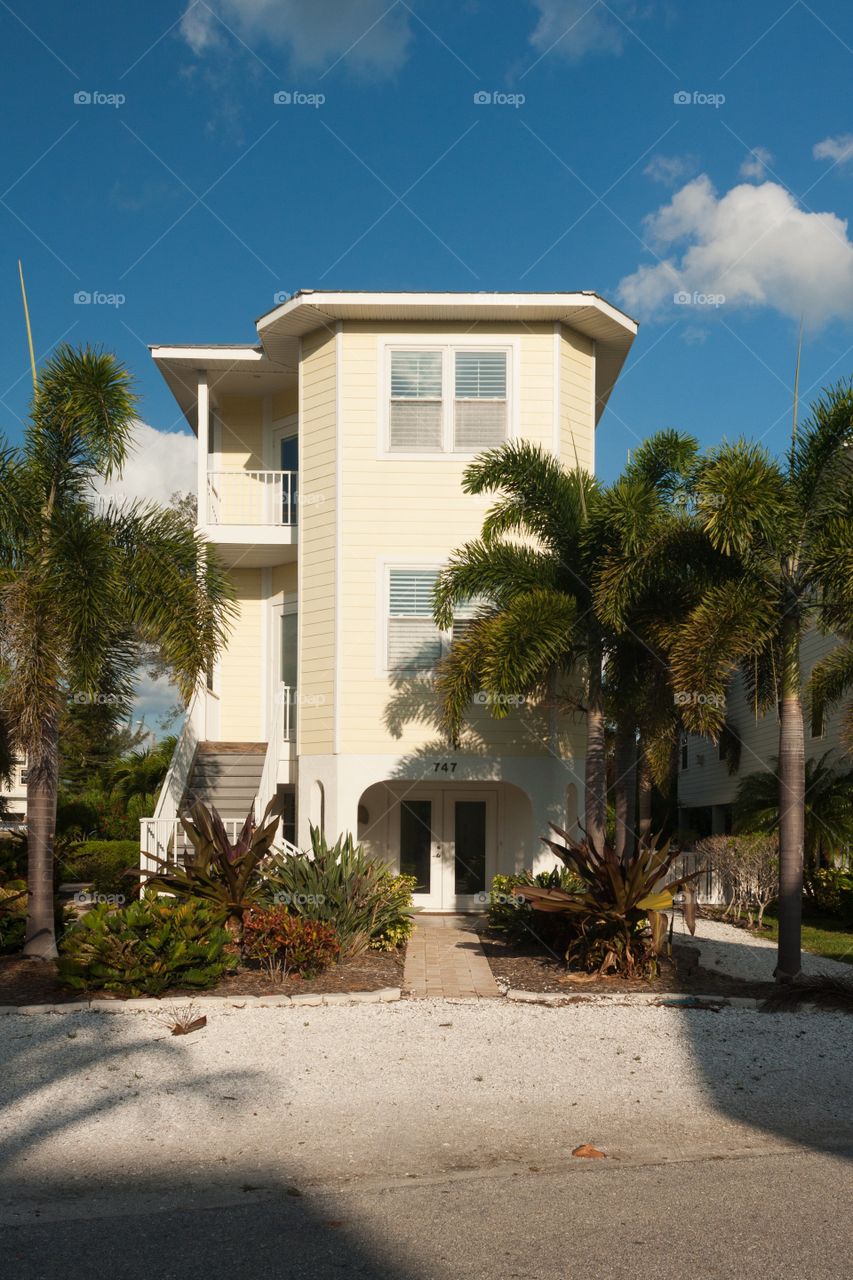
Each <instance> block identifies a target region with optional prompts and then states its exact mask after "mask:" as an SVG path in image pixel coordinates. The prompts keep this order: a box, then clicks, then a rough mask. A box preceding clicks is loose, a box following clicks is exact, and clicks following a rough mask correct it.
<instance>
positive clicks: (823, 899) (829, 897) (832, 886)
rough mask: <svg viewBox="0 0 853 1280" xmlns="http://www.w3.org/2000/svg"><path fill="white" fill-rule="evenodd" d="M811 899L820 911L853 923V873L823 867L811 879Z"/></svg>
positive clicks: (841, 869) (837, 868)
mask: <svg viewBox="0 0 853 1280" xmlns="http://www.w3.org/2000/svg"><path fill="white" fill-rule="evenodd" d="M811 881H812V883H811V897H812V900H813V901H814V904H815V906H816V907H817V909H818V911H820V912H823V913H824V914H825V915H829V916H838V917H839V919H841V920H845V921H849V922H851V923H853V873H851V872H850V871H846V870H844V868H843V867H822V868H821V869H820V870H819V871H815V872H813V874H812V877H811Z"/></svg>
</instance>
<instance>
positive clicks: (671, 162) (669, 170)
mask: <svg viewBox="0 0 853 1280" xmlns="http://www.w3.org/2000/svg"><path fill="white" fill-rule="evenodd" d="M695 169H696V161H695V160H694V159H693V157H692V156H664V155H660V154H658V155H655V156H652V158H651V160H650V161H649V163H648V164H647V165H646V167H645V169H644V170H643V173H644V174H645V175H646V177H647V178H651V180H652V182H659V183H660V184H661V186H664V187H677V186H678V184H679V182H684V181H685V179H687V178H689V177H690V174H691V173H692V172H694V170H695Z"/></svg>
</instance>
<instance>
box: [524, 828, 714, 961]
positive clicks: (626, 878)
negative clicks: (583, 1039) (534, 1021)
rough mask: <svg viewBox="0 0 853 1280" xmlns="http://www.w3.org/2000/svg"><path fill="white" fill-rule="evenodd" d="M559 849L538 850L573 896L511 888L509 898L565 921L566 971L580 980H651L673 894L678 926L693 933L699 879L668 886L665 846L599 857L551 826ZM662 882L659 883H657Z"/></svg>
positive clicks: (552, 845) (669, 859) (671, 857)
mask: <svg viewBox="0 0 853 1280" xmlns="http://www.w3.org/2000/svg"><path fill="white" fill-rule="evenodd" d="M551 827H552V830H553V831H554V832H555V833H556V835H558V836H560V837H561V840H562V841H564V842H565V843H558V842H557V841H556V840H550V839H548V838H547V837H546V836H543V837H542V839H543V842H544V843H545V844H546V845H547V846H548V848H549V849H551V850H552V851H553V852H554V853H555V854H556V855H557V857H558V858H559V859H560V861H561V862H562V863H563V864H564V866H566V867H567V868H568V869H569V871H571V872H572V873H573V874H574V875H575V876H577V877H578V879H579V880H580V882H581V884H582V886H583V887H582V888H581V890H580V891H579V892H576V893H571V892H568V891H567V890H565V889H559V888H542V887H540V886H539V885H519V886H518V887H517V888H516V889H515V890H514V893H515V894H516V896H517V897H519V898H522V899H523V900H524V901H525V902H529V903H530V905H531V906H532V907H533V910H534V911H542V912H551V913H559V914H560V915H562V916H564V917H565V923H566V933H567V935H568V946H567V948H566V963H567V965H568V967H569V968H570V969H572V968H574V969H582V970H583V971H584V972H586V973H595V972H597V973H599V974H607V973H616V974H619V975H621V976H623V977H627V978H638V977H642V978H649V977H654V975H655V974H656V973H657V970H658V960H659V957H660V956H661V955H663V954H665V952H666V951H667V947H668V943H667V928H668V925H669V919H668V917H667V915H666V912H667V911H669V910H671V909H672V907H673V904H674V899H675V895H676V894H677V893H683V894H684V919H685V923H686V925H687V927H688V929H689V930H690V932H691V933H693V932H694V930H695V928H696V899H695V895H694V892H693V884H692V882H693V880H695V878H696V876H697V875H699V874H701V872H699V871H696V872H693V873H692V874H691V875H689V876H678V877H676V878H675V879H674V880H668V879H667V877H668V876H669V874H670V872H671V870H672V866H673V863H674V862H675V859H676V857H677V856H678V855H677V852H675V851H671V850H670V847H669V843H667V844H665V845H662V846H661V847H660V848H657V847H656V846H655V845H654V844H653V843H649V844H642V845H640V846H639V848H638V849H637V851H636V852H635V853H633V854H632V855H631V856H630V857H629V858H620V857H618V856H617V854H616V852H615V850H614V849H613V847H612V846H611V845H605V846H604V847H603V849H602V851H601V853H599V852H598V851H597V850H596V849H595V848H594V847H592V846H590V845H589V844H587V843H586V842H583V843H578V842H577V841H575V840H573V839H572V838H571V836H570V835H569V834H568V832H566V831H563V829H562V828H561V827H558V826H555V825H554V823H551ZM661 882H663V883H661Z"/></svg>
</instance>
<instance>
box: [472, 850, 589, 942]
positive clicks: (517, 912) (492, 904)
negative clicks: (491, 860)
mask: <svg viewBox="0 0 853 1280" xmlns="http://www.w3.org/2000/svg"><path fill="white" fill-rule="evenodd" d="M522 885H538V886H539V887H540V888H542V889H565V891H566V893H579V892H581V891H582V890H583V881H582V880H581V879H580V878H579V877H578V876H576V875H573V874H572V872H571V871H569V869H568V867H555V868H554V869H553V871H538V872H537V873H536V875H534V874H533V873H532V872H531V871H527V870H525V871H520V872H518V873H517V874H516V875H513V876H495V877H494V879H493V880H492V887H491V890H490V891H489V895H488V921H489V928H490V929H494V930H495V931H496V932H498V933H503V934H504V935H505V936H506V938H507V940H508V941H510V942H521V941H523V940H525V939H527V940H530V941H533V940H540V941H542V942H545V943H547V944H548V945H549V946H550V945H551V944H552V943H553V941H554V937H553V936H552V935H555V934H557V933H562V932H563V922H562V921H560V920H558V919H556V918H552V919H547V920H546V919H542V918H540V919H538V920H536V921H534V918H533V908H532V907H531V905H530V903H529V902H524V901H523V900H522V899H521V898H518V897H516V896H515V890H516V889H518V888H521V886H522Z"/></svg>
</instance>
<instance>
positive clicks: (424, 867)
mask: <svg viewBox="0 0 853 1280" xmlns="http://www.w3.org/2000/svg"><path fill="white" fill-rule="evenodd" d="M431 859H432V801H431V800H403V801H401V803H400V874H401V875H403V876H414V877H415V879H416V880H417V884H416V885H415V889H414V892H415V893H429V891H430V872H431V869H432V862H431Z"/></svg>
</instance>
